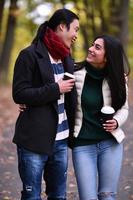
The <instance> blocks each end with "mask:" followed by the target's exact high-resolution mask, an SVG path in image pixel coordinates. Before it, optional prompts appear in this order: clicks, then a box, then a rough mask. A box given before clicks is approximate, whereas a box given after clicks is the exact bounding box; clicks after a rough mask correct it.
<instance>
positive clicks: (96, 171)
mask: <svg viewBox="0 0 133 200" xmlns="http://www.w3.org/2000/svg"><path fill="white" fill-rule="evenodd" d="M122 155H123V144H118V143H117V142H116V141H115V140H113V139H112V140H105V141H102V142H99V143H97V144H92V145H86V146H78V147H75V148H74V149H73V164H74V169H75V174H76V179H77V184H78V191H79V196H80V200H97V199H99V200H116V193H117V186H118V180H119V175H120V169H121V163H122Z"/></svg>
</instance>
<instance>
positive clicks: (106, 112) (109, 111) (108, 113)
mask: <svg viewBox="0 0 133 200" xmlns="http://www.w3.org/2000/svg"><path fill="white" fill-rule="evenodd" d="M114 113H115V110H114V108H113V107H111V106H103V107H102V109H101V121H102V123H104V122H106V121H107V120H111V119H113V115H114Z"/></svg>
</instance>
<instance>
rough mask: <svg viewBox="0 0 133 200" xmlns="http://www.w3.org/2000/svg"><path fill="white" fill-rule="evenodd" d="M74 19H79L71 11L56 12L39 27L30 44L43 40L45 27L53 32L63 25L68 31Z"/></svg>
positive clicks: (60, 10) (63, 9)
mask: <svg viewBox="0 0 133 200" xmlns="http://www.w3.org/2000/svg"><path fill="white" fill-rule="evenodd" d="M74 19H78V20H79V17H78V16H77V15H76V14H75V13H73V12H72V11H70V10H68V9H65V8H62V9H59V10H56V11H55V13H54V14H53V15H52V17H51V18H50V19H49V21H45V22H44V23H43V24H41V25H40V26H39V28H38V31H37V34H36V36H35V38H34V39H33V41H32V43H36V42H37V41H38V40H40V39H42V38H43V36H44V34H45V31H46V28H47V27H49V28H51V29H52V30H53V31H55V30H56V28H57V26H58V25H59V24H65V25H66V26H67V28H68V30H69V28H70V24H71V23H72V22H73V20H74Z"/></svg>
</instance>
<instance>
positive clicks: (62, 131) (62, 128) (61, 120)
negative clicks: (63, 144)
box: [49, 55, 69, 140]
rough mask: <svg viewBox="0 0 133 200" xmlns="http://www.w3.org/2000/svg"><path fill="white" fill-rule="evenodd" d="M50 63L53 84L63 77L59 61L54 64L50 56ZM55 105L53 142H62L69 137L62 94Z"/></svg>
mask: <svg viewBox="0 0 133 200" xmlns="http://www.w3.org/2000/svg"><path fill="white" fill-rule="evenodd" d="M49 56H50V55H49ZM50 61H51V64H52V67H53V71H54V78H55V82H58V81H59V80H60V79H62V78H63V76H64V68H63V64H62V62H61V60H58V62H55V61H54V60H53V58H52V57H51V56H50ZM57 104H58V129H57V135H56V139H55V140H62V139H65V138H67V137H68V135H69V128H68V121H67V116H66V111H65V108H64V94H61V95H60V99H59V100H58V101H57Z"/></svg>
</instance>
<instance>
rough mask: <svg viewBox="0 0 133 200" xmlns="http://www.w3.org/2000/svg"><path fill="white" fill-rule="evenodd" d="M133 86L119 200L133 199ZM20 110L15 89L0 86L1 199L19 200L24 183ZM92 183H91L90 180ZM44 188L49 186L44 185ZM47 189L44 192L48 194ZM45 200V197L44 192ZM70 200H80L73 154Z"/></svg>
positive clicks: (69, 180)
mask: <svg viewBox="0 0 133 200" xmlns="http://www.w3.org/2000/svg"><path fill="white" fill-rule="evenodd" d="M132 89H133V84H131V83H130V87H129V102H130V109H129V118H128V120H127V122H126V124H125V125H124V130H125V133H126V139H125V142H124V143H125V144H124V160H123V166H122V173H121V177H120V186H119V192H118V200H133V156H132V155H133V94H132V93H133V90H132ZM17 115H18V107H17V106H16V105H15V104H14V103H13V101H12V98H11V87H10V86H0V200H19V199H20V191H21V182H20V179H19V176H18V171H17V158H16V148H15V145H14V144H13V143H12V137H13V134H14V125H15V120H16V117H17ZM88 184H89V180H88ZM43 189H44V190H45V186H44V184H43ZM44 190H43V191H44ZM42 196H43V200H45V199H46V198H45V194H44V192H43V193H42ZM67 196H68V200H79V198H78V193H77V187H76V182H75V176H74V172H73V167H72V162H71V152H69V171H68V190H67Z"/></svg>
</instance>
